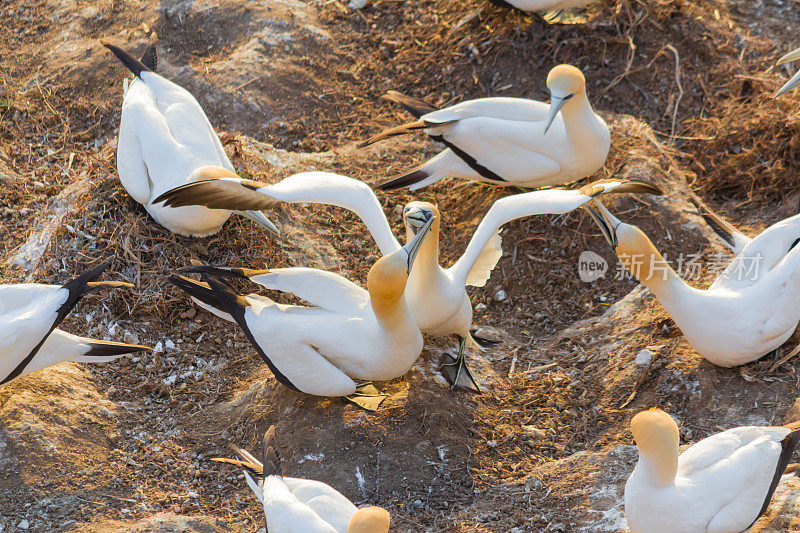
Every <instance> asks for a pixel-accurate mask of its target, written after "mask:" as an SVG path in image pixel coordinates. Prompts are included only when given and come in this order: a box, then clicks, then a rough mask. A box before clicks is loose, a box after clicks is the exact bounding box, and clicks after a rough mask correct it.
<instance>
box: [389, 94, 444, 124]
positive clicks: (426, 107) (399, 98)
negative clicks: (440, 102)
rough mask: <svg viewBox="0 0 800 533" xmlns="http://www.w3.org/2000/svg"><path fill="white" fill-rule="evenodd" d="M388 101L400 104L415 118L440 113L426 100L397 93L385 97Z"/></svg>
mask: <svg viewBox="0 0 800 533" xmlns="http://www.w3.org/2000/svg"><path fill="white" fill-rule="evenodd" d="M383 97H384V98H386V99H387V100H389V101H391V102H394V103H396V104H400V105H401V106H403V108H404V109H405V110H406V111H408V112H409V113H411V114H412V115H414V118H420V117H421V116H422V115H427V114H428V113H433V112H434V111H439V108H438V107H436V106H434V105H432V104H429V103H428V102H426V101H425V100H420V99H419V98H412V97H411V96H406V95H404V94H402V93H399V92H397V91H389V92H387V93H386V94H385V95H384V96H383Z"/></svg>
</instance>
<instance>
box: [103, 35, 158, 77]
mask: <svg viewBox="0 0 800 533" xmlns="http://www.w3.org/2000/svg"><path fill="white" fill-rule="evenodd" d="M100 43H101V44H102V45H103V46H105V47H106V48H108V49H109V50H111V51H112V52H113V53H114V55H115V56H117V59H119V60H120V62H122V64H123V65H125V67H126V68H127V69H128V70H130V71H131V72H133V75H134V76H136V77H137V78H141V74H142V72H151V71H152V70H151V69H150V68H148V67H147V65H145V64H144V63H142V62H141V61H139V60H138V59H136V58H135V57H133V56H132V55H130V54H129V53H128V52H126V51H125V50H123V49H122V48H120V47H118V46H114V45H113V44H111V43H107V42H105V41H102V40H101V41H100ZM145 53H146V52H145Z"/></svg>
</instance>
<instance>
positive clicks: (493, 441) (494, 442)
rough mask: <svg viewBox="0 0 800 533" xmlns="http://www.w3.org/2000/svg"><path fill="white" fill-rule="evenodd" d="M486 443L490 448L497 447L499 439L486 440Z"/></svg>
mask: <svg viewBox="0 0 800 533" xmlns="http://www.w3.org/2000/svg"><path fill="white" fill-rule="evenodd" d="M486 445H487V446H488V447H489V448H496V447H497V441H496V440H487V441H486Z"/></svg>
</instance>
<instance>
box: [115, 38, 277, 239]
mask: <svg viewBox="0 0 800 533" xmlns="http://www.w3.org/2000/svg"><path fill="white" fill-rule="evenodd" d="M103 45H105V46H106V47H107V48H108V49H109V50H111V51H112V52H113V53H114V55H116V56H117V58H119V60H120V61H121V62H122V64H123V65H125V66H126V67H127V68H128V69H129V70H130V71H131V72H133V74H134V75H135V77H134V79H133V81H132V82H131V83H130V84H128V83H127V82H128V79H127V78H125V80H124V83H123V101H122V118H121V119H120V125H119V140H118V142H117V171H118V172H119V179H120V181H121V182H122V186H123V187H125V190H126V191H128V194H130V195H131V196H132V197H133V199H134V200H136V201H137V202H139V203H140V204H142V205H143V206H144V208H145V209H146V210H147V212H148V213H150V216H152V217H153V218H154V219H155V220H156V222H158V223H159V224H161V225H162V226H164V227H165V228H167V229H168V230H170V231H171V232H173V233H177V234H179V235H186V236H190V237H204V236H207V235H213V234H214V233H217V232H218V231H219V230H220V228H222V225H223V224H224V223H225V221H226V220H228V218H229V217H230V215H231V213H230V211H227V210H214V209H208V208H207V207H202V206H194V207H181V208H179V209H175V208H171V207H164V206H160V205H154V204H153V202H152V199H153V198H155V197H156V196H158V195H159V194H161V193H163V192H164V191H166V190H169V189H172V188H173V187H177V186H178V185H181V184H184V183H187V182H190V181H193V180H197V179H203V178H212V177H218V178H219V177H224V176H230V175H234V173H233V165H231V162H230V160H229V159H228V156H227V155H226V154H225V150H224V149H223V148H222V143H220V141H219V138H218V137H217V135H216V133H214V128H213V127H212V126H211V124H210V123H209V121H208V118H206V115H205V113H204V112H203V108H201V107H200V104H199V103H198V102H197V100H195V98H194V96H192V95H191V94H190V93H189V92H188V91H187V90H186V89H184V88H183V87H181V86H179V85H176V84H175V83H172V82H171V81H168V80H166V79H164V78H162V77H161V76H159V75H158V74H156V73H155V72H153V70H154V69H155V64H156V59H155V58H156V52H155V45H150V47H149V48H148V51H147V52H146V53H145V56H144V57H143V59H145V61H147V63H148V64H147V65H145V64H144V63H142V62H141V61H139V60H137V59H136V58H134V57H132V56H131V55H129V54H128V53H127V52H125V51H124V50H121V49H120V48H118V47H116V46H113V45H111V44H108V43H103ZM239 214H240V215H243V216H245V217H247V218H249V219H251V220H253V221H255V222H256V223H258V224H259V225H261V226H263V227H264V228H266V229H267V230H269V231H271V232H273V233H277V231H278V230H277V229H276V228H275V226H274V225H273V224H272V222H270V221H269V220H268V219H267V218H266V217H265V216H264V215H263V213H259V212H257V211H247V212H240V213H239Z"/></svg>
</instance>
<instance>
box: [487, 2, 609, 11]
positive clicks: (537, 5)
mask: <svg viewBox="0 0 800 533" xmlns="http://www.w3.org/2000/svg"><path fill="white" fill-rule="evenodd" d="M489 1H490V2H491V3H493V4H495V5H497V6H500V7H510V8H516V9H519V10H520V11H525V12H526V13H532V12H538V13H543V12H548V11H560V10H562V9H580V8H584V7H586V6H588V5H590V4H594V3H595V2H597V0H489Z"/></svg>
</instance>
